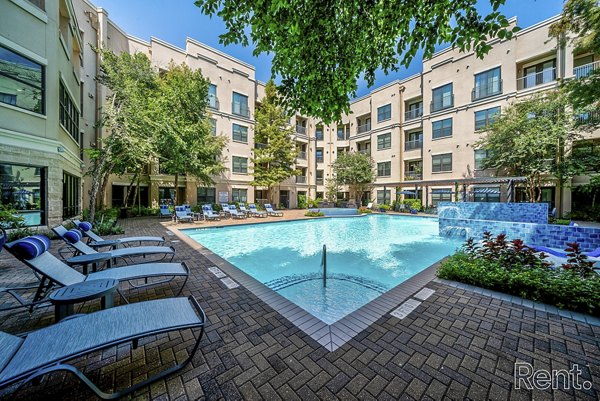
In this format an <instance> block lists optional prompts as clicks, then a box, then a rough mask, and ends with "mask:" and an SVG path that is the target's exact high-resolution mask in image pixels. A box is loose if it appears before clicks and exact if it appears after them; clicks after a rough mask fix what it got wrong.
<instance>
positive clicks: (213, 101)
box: [208, 95, 221, 110]
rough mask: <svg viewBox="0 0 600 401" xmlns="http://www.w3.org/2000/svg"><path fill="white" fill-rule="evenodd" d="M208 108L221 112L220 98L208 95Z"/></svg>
mask: <svg viewBox="0 0 600 401" xmlns="http://www.w3.org/2000/svg"><path fill="white" fill-rule="evenodd" d="M208 107H210V108H211V109H214V110H219V108H220V107H221V104H220V103H219V98H218V97H216V96H215V95H208Z"/></svg>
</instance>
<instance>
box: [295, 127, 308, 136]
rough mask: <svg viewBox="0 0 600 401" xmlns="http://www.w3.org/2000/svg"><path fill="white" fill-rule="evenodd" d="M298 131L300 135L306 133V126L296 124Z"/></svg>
mask: <svg viewBox="0 0 600 401" xmlns="http://www.w3.org/2000/svg"><path fill="white" fill-rule="evenodd" d="M296 133H298V134H300V135H306V127H303V126H301V125H296Z"/></svg>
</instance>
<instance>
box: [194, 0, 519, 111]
mask: <svg viewBox="0 0 600 401" xmlns="http://www.w3.org/2000/svg"><path fill="white" fill-rule="evenodd" d="M504 2H505V0H489V4H490V5H491V9H492V11H491V12H490V13H489V14H488V15H482V14H480V13H479V12H478V11H477V8H476V4H477V2H475V1H473V0H435V1H432V0H411V1H401V0H392V1H384V0H374V1H364V0H344V1H332V0H267V1H264V0H247V1H244V2H239V1H237V0H197V1H196V2H195V4H196V5H197V6H198V7H200V8H201V10H202V11H203V12H204V13H205V14H207V15H210V16H212V15H218V16H220V17H221V18H222V19H223V21H224V22H225V26H226V29H227V31H226V32H225V33H223V34H222V35H221V36H220V41H221V43H224V44H225V45H229V44H242V45H244V46H246V45H248V44H249V43H250V41H251V42H252V44H253V45H254V54H255V55H258V54H261V53H267V54H271V53H272V54H273V61H272V70H271V73H272V76H273V77H275V76H280V77H281V85H280V91H281V93H282V95H283V99H284V100H285V102H286V104H287V106H288V107H289V108H290V109H291V110H298V111H300V112H301V113H303V114H305V115H311V116H316V117H320V118H321V119H323V121H324V122H325V123H329V122H331V121H333V120H337V119H339V117H340V116H341V114H343V113H349V111H350V104H349V97H348V96H349V95H350V96H354V95H355V94H356V89H357V84H356V82H357V80H358V79H360V78H362V77H364V78H365V80H366V81H367V83H368V85H369V86H372V85H373V84H374V82H375V73H376V71H377V70H378V69H382V70H383V71H384V72H385V73H386V74H387V73H390V72H392V71H398V67H399V65H404V66H408V65H409V64H410V62H411V60H412V59H413V58H414V57H415V55H416V54H417V52H418V51H419V50H420V49H423V56H424V57H430V56H431V55H432V54H433V53H434V51H435V48H436V45H440V44H442V43H449V44H451V45H452V46H456V47H458V48H459V49H460V50H465V51H470V50H473V51H474V52H475V53H476V54H477V56H479V57H483V56H484V55H485V54H486V53H487V52H488V51H489V50H490V48H491V47H490V45H489V44H488V43H487V40H488V38H492V37H499V38H500V39H507V38H511V36H512V34H513V32H515V30H516V28H514V29H511V28H510V27H509V23H508V20H507V19H506V18H505V16H503V15H502V14H501V13H499V12H498V8H499V7H500V6H501V5H502V4H504Z"/></svg>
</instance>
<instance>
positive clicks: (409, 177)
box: [404, 171, 423, 181]
mask: <svg viewBox="0 0 600 401" xmlns="http://www.w3.org/2000/svg"><path fill="white" fill-rule="evenodd" d="M422 179H423V173H421V172H419V171H407V172H405V173H404V181H414V180H422Z"/></svg>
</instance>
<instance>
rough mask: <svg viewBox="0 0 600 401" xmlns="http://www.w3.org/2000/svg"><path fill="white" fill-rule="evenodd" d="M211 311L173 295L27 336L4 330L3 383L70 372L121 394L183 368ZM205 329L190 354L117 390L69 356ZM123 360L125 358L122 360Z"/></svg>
mask: <svg viewBox="0 0 600 401" xmlns="http://www.w3.org/2000/svg"><path fill="white" fill-rule="evenodd" d="M205 324H206V315H205V313H204V311H203V310H202V308H201V307H200V305H199V304H198V301H196V299H194V298H193V297H189V298H168V299H159V300H154V301H146V302H138V303H135V304H129V305H123V306H118V307H115V308H110V309H105V310H101V311H98V312H94V313H90V314H82V315H76V316H73V317H71V318H67V319H63V320H61V321H60V322H59V323H56V324H53V325H51V326H47V327H44V328H41V329H39V330H36V331H33V332H30V333H29V334H27V335H26V336H24V337H19V336H15V335H12V334H8V333H5V332H0V345H1V346H0V362H2V363H0V388H3V387H7V386H10V385H12V384H16V383H19V382H21V383H22V384H24V383H26V382H29V381H32V380H35V379H38V378H41V377H42V376H44V375H46V374H48V373H53V372H59V371H63V372H70V373H72V374H74V375H75V376H76V377H77V378H78V379H79V380H80V381H81V382H82V383H83V384H85V385H86V386H87V387H88V388H89V389H90V390H92V391H93V392H94V393H95V394H96V395H97V396H98V397H100V398H102V399H115V398H121V397H124V396H126V395H128V394H131V393H133V392H134V391H136V390H138V389H140V388H142V387H146V386H148V385H150V384H152V383H154V382H156V381H157V380H160V379H163V378H165V377H167V376H170V375H171V374H173V373H175V372H178V371H180V370H181V369H182V368H183V367H185V366H186V365H187V364H188V363H189V362H190V361H191V360H192V358H193V357H194V355H195V353H196V351H197V350H198V348H199V345H200V340H201V339H202V335H203V334H204V325H205ZM188 329H192V330H200V331H199V334H197V338H195V343H194V345H193V347H192V349H191V352H190V354H189V356H188V357H187V358H186V359H185V360H184V361H182V362H181V363H178V364H176V365H174V366H171V367H169V368H167V369H165V370H163V371H161V372H160V373H157V374H154V375H152V376H150V377H148V378H147V379H144V380H141V381H139V382H137V383H136V384H134V385H132V386H131V387H128V388H126V389H123V390H120V391H118V392H115V393H112V394H109V393H105V392H103V391H102V390H100V389H99V388H98V386H96V385H95V384H94V383H93V382H92V381H91V380H90V379H89V378H87V377H86V376H85V375H84V374H83V373H82V372H81V371H80V370H79V369H78V368H77V367H75V366H74V365H71V364H69V361H71V360H73V359H75V358H80V357H82V356H85V355H88V354H91V353H92V352H97V351H101V350H104V349H106V348H110V347H115V346H118V345H120V344H124V343H128V342H132V344H133V348H136V347H137V345H138V340H140V339H142V338H145V337H149V336H154V335H157V334H162V333H169V332H174V331H181V330H188ZM119 362H123V361H122V360H121V361H119Z"/></svg>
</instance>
